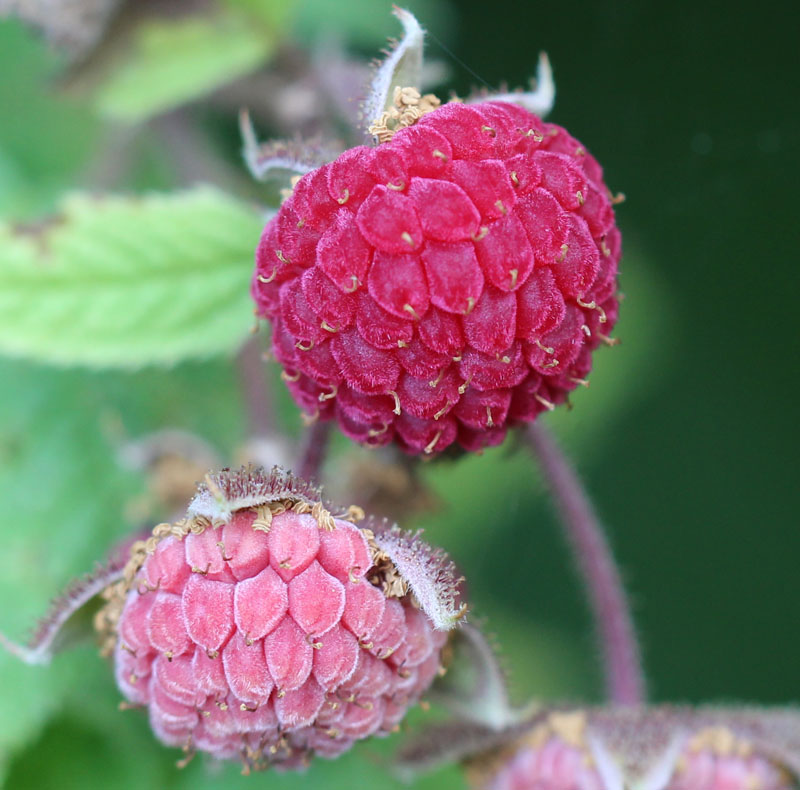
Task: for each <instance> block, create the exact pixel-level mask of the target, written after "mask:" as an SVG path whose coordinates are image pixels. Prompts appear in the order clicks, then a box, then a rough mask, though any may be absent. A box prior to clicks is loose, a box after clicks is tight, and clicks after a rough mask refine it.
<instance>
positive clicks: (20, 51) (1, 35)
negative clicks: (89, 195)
mask: <svg viewBox="0 0 800 790" xmlns="http://www.w3.org/2000/svg"><path fill="white" fill-rule="evenodd" d="M57 66H58V59H57V58H56V57H54V55H53V54H52V53H51V52H49V51H48V50H47V46H46V44H45V43H44V42H43V41H41V40H39V39H38V38H37V37H36V35H35V34H34V33H33V32H32V31H30V30H27V29H25V28H23V26H22V24H21V23H20V22H19V21H17V20H11V19H2V20H0V74H2V75H3V78H2V79H0V107H1V108H2V111H0V112H1V113H2V121H0V215H1V214H11V213H13V214H15V215H17V216H19V215H28V214H31V213H40V212H43V211H49V210H50V209H51V208H52V205H53V203H54V201H55V199H56V196H57V195H58V193H59V192H60V191H61V190H63V188H64V185H65V184H66V183H74V181H75V179H76V177H77V174H78V172H79V171H80V170H81V168H82V167H84V166H85V163H86V160H87V158H88V157H89V156H90V155H91V153H92V151H93V149H94V148H95V146H96V144H97V138H98V133H99V129H100V125H99V124H98V122H97V119H96V118H95V117H93V115H92V113H90V112H87V111H86V108H85V107H82V106H81V105H80V104H79V103H78V102H76V101H74V100H69V99H66V98H64V97H61V96H58V95H57V94H56V92H55V90H54V88H53V85H52V83H50V82H48V80H49V78H51V77H52V76H53V74H54V73H55V71H56V69H57Z"/></svg>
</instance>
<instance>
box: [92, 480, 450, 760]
mask: <svg viewBox="0 0 800 790" xmlns="http://www.w3.org/2000/svg"><path fill="white" fill-rule="evenodd" d="M264 479H265V480H267V482H269V479H268V478H264ZM234 482H235V481H234ZM251 488H252V486H251ZM112 593H113V594H112V595H111V601H110V603H109V605H108V607H107V609H106V611H105V612H104V616H103V618H101V620H102V621H104V622H105V623H111V625H112V627H111V633H110V645H109V647H110V648H111V649H112V650H113V654H114V661H115V669H116V678H117V683H118V685H119V688H120V689H121V691H122V693H123V694H124V695H125V697H126V699H127V700H128V701H129V702H130V703H132V704H134V705H137V706H147V707H148V709H149V715H150V722H151V725H152V728H153V730H154V732H155V733H156V735H157V736H158V737H159V738H160V740H162V741H163V742H164V743H166V744H169V745H172V746H180V747H183V748H184V749H185V750H186V751H187V752H193V751H195V750H199V751H203V752H208V753H210V754H212V755H213V756H214V757H216V758H220V759H225V758H237V757H238V758H240V759H242V760H243V762H244V764H245V766H246V767H248V768H259V767H263V766H264V765H265V764H270V763H275V764H279V765H282V766H283V767H299V766H302V765H304V764H305V762H306V761H307V760H308V758H309V757H310V756H311V755H312V754H314V753H316V754H320V755H322V756H325V757H334V756H336V755H338V754H340V753H342V752H343V751H345V750H346V749H348V748H349V747H350V746H351V745H352V744H353V742H354V741H356V740H359V739H362V738H365V737H367V736H369V735H371V734H385V733H388V732H390V731H392V729H393V728H395V727H396V725H397V724H398V723H399V722H400V720H401V719H402V718H403V716H404V715H405V713H406V711H407V709H408V707H409V706H410V705H411V704H412V703H414V702H415V701H417V700H418V699H419V697H420V696H421V694H422V693H423V692H424V691H425V690H426V689H427V687H428V686H429V685H430V683H431V682H432V681H433V679H434V677H435V676H436V674H437V672H438V671H439V670H440V669H441V660H442V658H441V653H442V648H443V646H444V643H445V641H446V637H447V634H446V633H445V632H444V631H437V630H435V629H434V626H433V624H432V622H431V620H430V619H429V618H428V617H427V615H426V614H425V613H424V612H423V611H422V610H421V608H420V607H419V604H418V602H417V600H416V598H414V596H413V595H412V594H411V593H410V592H409V588H408V584H407V583H406V582H405V581H404V579H403V578H402V576H400V574H399V573H398V571H397V569H396V568H395V567H394V566H393V564H392V563H391V561H390V560H389V559H388V557H387V556H386V555H385V554H383V553H382V552H380V551H379V550H378V549H377V546H376V544H375V541H374V534H373V532H372V531H371V530H369V529H366V528H364V529H362V528H359V527H358V526H356V525H355V524H354V523H350V522H348V521H345V520H342V519H341V518H334V517H333V516H331V515H330V514H329V513H328V511H326V510H325V509H324V508H322V506H321V505H320V504H319V503H317V504H316V505H311V504H310V503H309V501H308V500H307V499H306V498H303V497H299V498H295V497H293V496H292V494H291V492H290V493H289V494H288V495H287V496H285V497H284V498H281V499H275V500H272V501H270V502H268V503H263V502H262V504H259V505H257V506H255V507H253V506H246V507H240V508H238V509H235V510H234V511H233V512H232V513H231V514H230V515H229V516H226V517H223V518H217V519H213V520H210V519H209V518H207V517H204V516H199V515H197V514H195V515H194V516H192V517H191V518H187V519H186V520H184V521H182V522H178V523H177V524H173V525H170V524H165V525H162V526H160V527H158V528H156V530H155V531H154V533H153V537H151V538H150V539H149V540H148V541H146V542H144V543H140V544H136V545H135V547H134V549H133V552H132V559H131V561H130V562H129V566H128V568H127V569H126V578H125V580H124V581H123V582H121V583H120V584H119V585H117V587H116V588H112Z"/></svg>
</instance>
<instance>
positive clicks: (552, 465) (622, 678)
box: [528, 421, 645, 705]
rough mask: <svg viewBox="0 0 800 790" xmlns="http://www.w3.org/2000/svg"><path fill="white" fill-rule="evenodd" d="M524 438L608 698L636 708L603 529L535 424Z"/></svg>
mask: <svg viewBox="0 0 800 790" xmlns="http://www.w3.org/2000/svg"><path fill="white" fill-rule="evenodd" d="M528 437H529V439H530V445H531V447H532V449H533V452H534V454H535V455H536V458H537V460H538V462H539V465H540V467H541V469H542V473H543V474H544V477H545V480H546V481H547V484H548V486H549V487H550V489H551V491H552V494H553V498H554V499H555V503H556V507H557V509H558V511H559V514H560V516H561V519H562V521H563V524H564V528H565V531H566V534H567V537H568V539H569V542H570V545H571V547H572V551H573V554H574V556H575V560H576V562H577V564H578V568H579V570H580V573H581V575H582V576H583V581H584V584H585V585H586V591H587V594H588V596H589V601H590V604H591V607H592V611H593V614H594V619H595V623H596V628H597V636H598V639H599V641H600V647H601V651H602V653H603V658H604V662H605V673H606V687H607V692H608V696H609V698H610V700H611V701H612V702H614V703H617V704H621V705H639V704H641V703H642V702H643V701H644V696H645V684H644V675H643V672H642V667H641V659H640V654H639V646H638V644H637V641H636V633H635V630H634V626H633V619H632V618H631V614H630V608H629V605H628V600H627V597H626V595H625V591H624V589H623V587H622V581H621V579H620V575H619V571H618V570H617V566H616V564H615V562H614V556H613V554H612V552H611V548H610V546H609V545H608V541H607V539H606V536H605V533H604V531H603V527H602V526H601V524H600V522H599V521H598V519H597V516H596V515H595V513H594V510H593V509H592V505H591V503H590V502H589V498H588V497H587V495H586V492H585V491H584V489H583V486H582V485H581V482H580V480H579V479H578V476H577V475H576V473H575V471H574V470H573V468H572V467H571V466H570V464H569V462H568V461H567V460H566V458H565V457H564V455H563V454H562V452H561V449H560V448H559V446H558V444H556V442H555V440H554V439H553V438H552V436H551V435H550V433H549V432H548V431H547V429H546V428H545V427H544V426H543V425H542V423H541V421H537V422H535V423H533V424H532V425H531V426H530V427H529V428H528Z"/></svg>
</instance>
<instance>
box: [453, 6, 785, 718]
mask: <svg viewBox="0 0 800 790" xmlns="http://www.w3.org/2000/svg"><path fill="white" fill-rule="evenodd" d="M458 8H459V29H460V31H461V34H460V38H459V39H458V50H457V51H458V53H459V55H460V56H461V57H462V58H463V59H464V60H466V61H467V62H468V63H469V64H470V66H471V67H472V68H473V69H474V70H475V71H476V72H478V73H479V74H481V75H482V76H483V77H484V78H485V79H486V80H487V81H489V82H497V81H498V80H501V79H508V80H509V82H510V83H511V84H516V83H518V82H521V81H522V80H523V78H524V76H525V74H527V73H528V72H529V71H530V68H531V63H532V61H533V57H534V55H535V52H536V51H537V50H538V49H539V48H546V49H547V51H548V53H549V55H550V57H551V59H552V62H553V64H554V68H555V76H556V83H557V88H558V96H557V101H556V109H555V111H554V113H553V116H552V117H553V120H556V121H557V122H559V123H562V124H564V125H565V126H566V127H567V128H569V129H570V130H571V131H572V132H573V133H574V134H575V135H576V136H577V137H579V139H581V140H583V141H584V142H585V143H586V144H587V145H588V146H589V147H590V148H591V150H592V151H593V152H594V153H595V155H596V156H597V157H598V158H599V159H600V161H601V162H602V163H603V165H604V167H605V170H606V174H607V179H608V182H609V184H610V186H611V187H612V189H620V190H622V191H624V192H625V194H626V195H627V198H628V200H627V202H626V203H624V204H623V205H622V206H621V207H620V208H619V210H618V218H619V222H620V226H621V228H622V230H623V233H624V237H625V239H626V240H628V241H629V243H632V244H635V245H636V249H637V250H638V251H641V252H642V254H643V256H644V258H645V259H646V261H647V265H648V266H649V267H651V268H652V270H653V271H654V273H655V276H656V279H657V281H658V289H659V294H658V295H657V298H656V300H655V301H654V303H653V304H652V305H651V306H650V309H651V310H653V311H655V312H657V313H658V315H654V316H653V320H658V322H659V327H660V332H659V336H658V337H654V338H652V356H650V358H645V359H642V360H641V368H640V370H638V372H636V373H635V374H634V376H635V378H636V379H637V380H644V381H651V382H652V384H653V386H652V387H651V388H650V389H649V390H648V391H647V393H646V394H645V395H644V396H643V397H641V398H640V399H639V400H638V402H637V403H636V404H635V405H634V406H633V407H632V408H629V409H626V410H625V411H623V412H621V413H620V414H617V415H615V418H614V421H613V423H612V424H610V425H609V428H608V431H607V433H606V434H605V435H604V437H603V440H602V441H603V447H602V452H597V453H594V455H593V461H592V463H591V464H590V465H588V466H586V467H585V472H586V474H587V477H588V482H589V485H590V487H591V489H592V491H593V493H594V495H595V496H596V499H597V503H598V507H599V509H600V511H601V513H602V514H603V516H604V518H605V520H606V521H607V522H608V524H609V525H610V526H609V528H610V530H611V533H612V535H613V538H614V542H615V545H616V548H617V551H618V554H619V559H620V562H621V564H622V566H623V568H624V570H625V573H626V576H627V579H628V582H629V585H630V589H631V592H632V595H633V596H634V599H635V602H636V611H637V619H638V622H639V624H640V627H641V631H642V636H643V641H644V648H645V656H646V659H647V664H648V667H649V672H650V677H651V685H652V690H653V693H654V695H655V696H656V697H657V698H659V699H691V700H701V699H706V698H709V697H711V698H716V699H752V700H759V701H763V702H780V701H786V700H790V699H793V700H797V699H798V698H800V669H799V668H798V667H799V662H798V650H799V649H800V634H799V633H798V630H799V629H798V626H800V574H798V571H797V558H798V550H799V549H800V517H798V509H797V500H798V491H799V490H800V487H798V484H797V474H798V468H797V462H798V440H799V439H800V435H799V434H798V409H797V402H798V391H797V385H798V372H800V371H799V365H798V363H800V356H799V352H800V343H798V340H799V339H800V330H799V327H798V318H797V313H798V295H799V293H800V277H799V276H798V266H799V265H800V260H799V259H798V251H799V248H798V244H800V231H799V230H798V229H799V228H800V224H799V223H798V214H797V207H798V193H797V190H798V176H800V167H798V164H800V155H799V154H798V151H799V147H800V113H799V112H798V106H799V101H798V100H800V65H799V64H800V56H799V55H798V43H797V42H798V33H800V17H798V15H797V9H796V8H794V7H793V6H792V5H791V4H775V3H759V4H749V3H748V4H744V3H739V4H737V3H725V4H723V3H702V2H699V3H698V2H672V3H669V4H668V5H667V4H659V3H637V2H627V3H626V2H611V3H537V4H535V5H534V4H527V3H510V4H509V3H504V4H498V5H497V9H496V13H487V5H486V4H485V3H477V2H465V3H460V4H459V6H458ZM468 80H469V78H468V77H467V76H463V77H462V82H463V84H466V83H467V82H468ZM628 265H629V266H630V267H631V268H632V267H635V266H636V265H637V262H636V261H635V260H633V261H631V262H630V264H628ZM626 270H627V265H626V262H625V261H623V266H622V278H621V282H622V288H623V290H625V282H626ZM625 309H626V305H623V311H624V310H625ZM622 337H623V343H624V342H625V339H626V338H625V334H624V330H622ZM602 364H603V363H602V360H601V361H599V362H598V365H602ZM640 383H641V381H631V382H630V384H631V386H634V387H636V386H638V385H639V384H640ZM542 512H543V511H542ZM535 513H536V518H537V520H538V514H539V511H538V510H536V511H535ZM531 515H532V516H533V514H531ZM538 531H539V533H540V535H539V536H537V538H540V540H537V542H536V543H535V544H534V543H533V542H531V548H532V549H533V546H534V545H535V546H536V551H537V553H538V552H541V551H542V550H543V549H544V548H545V547H546V551H547V555H548V556H547V560H546V561H545V560H544V558H543V557H540V561H538V562H537V563H536V568H535V572H532V573H531V575H530V578H529V579H527V580H526V581H525V583H524V584H519V585H516V586H515V589H514V590H513V591H511V590H508V586H507V584H506V582H504V580H508V578H509V577H508V575H507V573H506V570H505V569H499V570H498V572H497V573H496V574H495V579H496V580H497V582H498V586H499V588H500V589H502V590H503V591H504V593H505V592H506V591H508V593H509V594H511V597H510V598H509V603H511V601H514V600H516V601H519V598H520V597H521V596H523V595H525V594H527V595H529V596H530V597H531V599H532V600H533V601H538V602H539V606H540V607H541V609H542V611H543V612H545V613H546V616H547V618H548V619H551V620H552V622H554V623H558V624H560V626H561V627H564V626H565V625H566V624H568V625H569V627H570V628H572V629H574V630H575V632H576V633H578V632H580V629H581V628H582V627H583V626H584V625H585V622H584V620H583V618H582V615H581V610H580V608H579V606H578V604H577V602H576V600H575V598H574V595H573V594H572V592H571V591H570V590H569V589H568V585H567V584H566V583H565V582H566V581H572V580H571V579H569V580H564V578H563V576H562V574H561V568H562V567H563V562H559V558H558V557H556V556H553V557H551V556H550V555H551V554H553V555H555V554H556V552H557V549H556V548H555V547H554V545H553V541H552V540H551V535H552V532H553V530H548V529H546V528H540V529H539V530H538ZM497 559H498V560H499V559H500V555H499V553H498V557H497ZM512 578H515V576H514V575H513V574H512Z"/></svg>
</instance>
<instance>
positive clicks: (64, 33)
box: [11, 0, 121, 59]
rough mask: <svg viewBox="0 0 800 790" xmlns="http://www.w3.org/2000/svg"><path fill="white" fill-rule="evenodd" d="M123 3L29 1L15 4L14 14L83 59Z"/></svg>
mask: <svg viewBox="0 0 800 790" xmlns="http://www.w3.org/2000/svg"><path fill="white" fill-rule="evenodd" d="M120 2H121V0H61V2H59V3H52V2H49V0H25V2H16V3H14V2H13V0H12V2H11V13H13V14H16V15H17V16H19V17H20V19H24V20H25V21H26V22H28V23H29V24H31V25H34V26H35V27H36V28H37V29H38V30H39V31H40V32H41V33H42V34H43V35H44V36H45V37H46V38H47V39H48V41H50V42H51V43H53V44H54V45H55V46H57V47H59V48H60V49H63V50H64V51H65V52H67V53H68V55H69V56H70V58H75V59H77V58H80V57H81V56H83V55H84V54H85V53H86V52H87V51H88V50H90V49H91V48H92V47H93V46H94V45H95V44H96V43H97V41H98V40H99V39H100V37H101V36H102V35H103V32H104V31H105V28H106V25H107V24H108V22H109V20H110V19H111V17H113V15H114V14H115V13H116V11H117V8H118V7H119V5H120Z"/></svg>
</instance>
